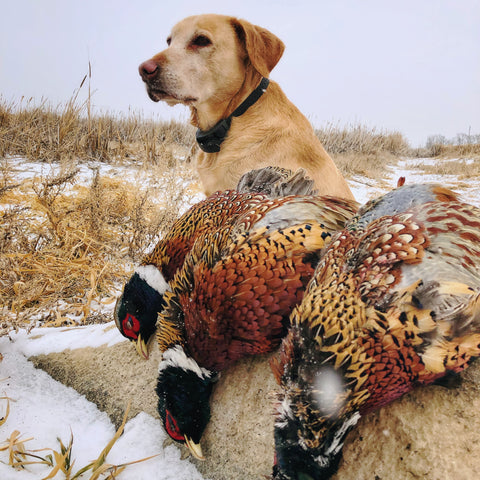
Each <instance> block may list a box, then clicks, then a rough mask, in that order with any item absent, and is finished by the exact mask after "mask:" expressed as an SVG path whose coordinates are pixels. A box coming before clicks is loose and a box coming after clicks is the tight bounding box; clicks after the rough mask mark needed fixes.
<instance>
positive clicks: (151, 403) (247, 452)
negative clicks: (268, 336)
mask: <svg viewBox="0 0 480 480" xmlns="http://www.w3.org/2000/svg"><path fill="white" fill-rule="evenodd" d="M32 361H33V362H34V363H35V365H36V366H37V367H39V368H42V369H43V370H45V371H47V372H48V373H49V374H50V375H51V376H52V377H53V378H55V379H57V380H59V381H60V382H62V383H64V384H65V385H68V386H70V387H72V388H74V389H75V390H77V391H78V392H80V393H81V394H83V395H85V396H86V397H87V399H88V400H90V401H92V402H94V403H95V404H97V405H98V407H99V409H100V410H103V411H105V412H107V414H108V415H109V416H110V418H111V419H112V421H113V422H114V423H115V424H116V425H117V426H118V425H119V424H120V422H121V419H122V417H123V413H124V410H125V408H126V405H127V403H128V401H131V402H132V406H131V411H130V416H131V417H133V416H135V415H136V414H137V413H138V412H140V411H145V412H147V413H149V414H151V415H153V416H155V417H156V418H158V414H157V413H156V396H155V393H154V387H155V382H156V375H157V368H158V362H159V354H158V352H157V351H155V352H154V353H153V355H152V356H151V358H150V360H148V361H144V360H142V359H141V358H140V357H139V356H138V355H137V354H136V353H135V351H134V349H133V345H131V344H130V343H129V342H123V343H120V344H117V345H115V346H113V347H108V348H107V347H102V348H82V349H77V350H66V351H64V352H62V353H56V354H49V355H41V356H37V357H34V358H32ZM275 388H276V384H275V382H274V380H273V378H272V375H271V373H270V369H269V366H268V358H265V357H264V358H256V359H249V360H247V361H243V362H240V363H239V364H238V365H236V366H235V367H233V368H232V369H230V370H229V371H227V372H224V373H223V374H222V377H221V378H220V380H219V382H218V384H217V385H216V387H215V392H214V394H213V397H212V401H211V405H212V420H211V422H210V425H209V427H208V428H207V430H206V432H205V434H204V437H203V439H202V447H203V450H204V454H205V455H206V457H207V460H206V461H205V462H198V461H195V463H196V465H197V467H198V469H199V470H200V471H201V472H202V473H203V474H204V476H205V478H208V479H211V480H230V479H231V480H234V479H235V480H253V479H256V480H258V479H264V478H265V476H268V475H269V474H270V473H271V467H272V463H273V455H274V453H273V420H274V419H273V407H272V398H271V395H270V393H271V392H272V391H274V390H275ZM479 412H480V362H477V363H476V364H474V365H472V366H471V367H470V368H469V370H467V371H466V372H465V373H464V374H463V375H462V383H461V385H460V386H459V387H457V388H453V389H447V388H445V387H441V386H430V387H426V388H423V389H418V390H416V391H415V392H412V393H410V394H409V395H407V396H405V397H403V398H402V399H400V400H399V401H396V402H394V403H392V404H391V405H388V406H387V407H385V408H383V409H381V410H380V411H377V412H373V413H371V414H369V415H367V416H365V417H364V418H362V419H361V420H360V422H359V424H358V425H357V427H356V428H355V430H354V431H352V432H351V433H350V435H349V436H348V438H347V441H346V444H345V448H344V459H343V462H342V464H341V467H340V470H339V472H338V474H337V475H336V477H335V480H414V479H428V480H450V479H451V480H475V479H477V478H480V477H479V472H480V455H479V453H480V415H479ZM183 451H184V454H185V455H187V450H186V449H183Z"/></svg>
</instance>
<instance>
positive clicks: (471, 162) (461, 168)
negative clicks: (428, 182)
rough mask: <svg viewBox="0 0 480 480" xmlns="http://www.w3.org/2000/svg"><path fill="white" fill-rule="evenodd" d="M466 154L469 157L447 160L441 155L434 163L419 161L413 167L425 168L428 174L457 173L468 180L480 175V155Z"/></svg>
mask: <svg viewBox="0 0 480 480" xmlns="http://www.w3.org/2000/svg"><path fill="white" fill-rule="evenodd" d="M455 156H459V155H455ZM466 156H467V157H469V158H467V159H463V158H460V159H457V160H446V159H445V157H443V158H442V157H440V158H438V159H437V161H436V162H435V164H434V165H430V164H425V163H424V162H419V163H418V164H416V165H414V166H413V168H416V169H418V170H423V171H424V172H425V173H427V174H434V175H455V176H457V177H458V180H467V179H471V178H473V177H478V176H480V156H478V157H473V156H470V155H469V154H466ZM447 158H448V157H447Z"/></svg>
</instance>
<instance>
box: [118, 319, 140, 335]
mask: <svg viewBox="0 0 480 480" xmlns="http://www.w3.org/2000/svg"><path fill="white" fill-rule="evenodd" d="M122 326H123V333H124V334H125V335H126V336H127V337H130V338H133V339H136V338H137V337H138V332H139V330H140V322H139V321H138V320H137V319H136V318H135V317H134V316H133V315H132V314H131V313H127V316H126V317H125V318H124V319H123V322H122Z"/></svg>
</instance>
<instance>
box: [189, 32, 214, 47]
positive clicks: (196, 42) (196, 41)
mask: <svg viewBox="0 0 480 480" xmlns="http://www.w3.org/2000/svg"><path fill="white" fill-rule="evenodd" d="M211 43H212V42H211V40H210V39H209V38H208V37H207V36H205V35H197V36H196V37H194V38H193V40H192V45H193V46H195V47H207V46H208V45H211Z"/></svg>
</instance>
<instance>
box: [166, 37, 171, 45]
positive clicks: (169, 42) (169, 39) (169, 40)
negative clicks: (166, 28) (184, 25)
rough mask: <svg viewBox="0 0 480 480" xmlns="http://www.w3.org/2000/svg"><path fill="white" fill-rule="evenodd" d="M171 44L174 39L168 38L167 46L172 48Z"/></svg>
mask: <svg viewBox="0 0 480 480" xmlns="http://www.w3.org/2000/svg"><path fill="white" fill-rule="evenodd" d="M171 43H172V37H168V38H167V45H168V46H170V44H171Z"/></svg>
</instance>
